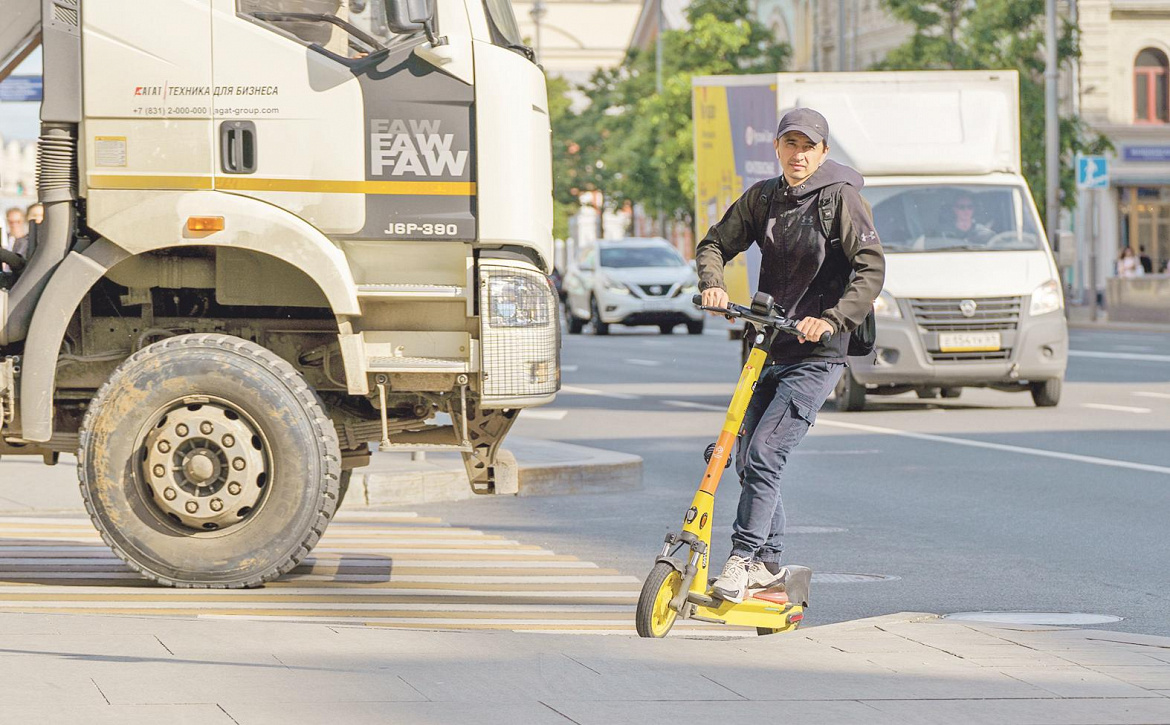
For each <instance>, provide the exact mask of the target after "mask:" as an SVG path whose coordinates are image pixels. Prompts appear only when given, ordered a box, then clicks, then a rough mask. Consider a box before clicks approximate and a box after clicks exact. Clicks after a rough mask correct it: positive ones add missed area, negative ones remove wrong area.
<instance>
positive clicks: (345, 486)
mask: <svg viewBox="0 0 1170 725" xmlns="http://www.w3.org/2000/svg"><path fill="white" fill-rule="evenodd" d="M351 479H353V471H342V472H341V477H340V478H339V479H338V482H337V510H338V511H340V510H341V504H343V503H345V494H347V493H349V482H350V480H351Z"/></svg>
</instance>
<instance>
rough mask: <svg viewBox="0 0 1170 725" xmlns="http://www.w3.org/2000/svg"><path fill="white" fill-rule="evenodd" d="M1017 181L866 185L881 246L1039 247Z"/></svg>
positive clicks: (933, 248) (945, 249)
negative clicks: (1007, 183)
mask: <svg viewBox="0 0 1170 725" xmlns="http://www.w3.org/2000/svg"><path fill="white" fill-rule="evenodd" d="M1024 193H1025V190H1024V189H1023V187H1019V186H1007V185H1004V186H988V185H970V186H959V185H955V186H945V185H930V186H926V185H922V186H867V187H866V188H865V189H864V190H863V191H862V195H863V196H865V198H866V199H867V200H868V201H869V203H870V204H872V205H873V219H874V223H875V224H876V225H877V230H878V235H879V236H880V237H881V240H882V249H884V250H885V251H886V252H889V253H893V254H897V253H902V252H989V251H996V252H998V251H1013V250H1032V249H1043V248H1044V247H1043V244H1042V243H1041V241H1040V232H1039V228H1040V225H1039V224H1038V223H1037V221H1036V218H1035V212H1033V210H1032V206H1031V205H1030V204H1028V203H1027V200H1026V199H1025V197H1024Z"/></svg>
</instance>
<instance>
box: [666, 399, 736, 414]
mask: <svg viewBox="0 0 1170 725" xmlns="http://www.w3.org/2000/svg"><path fill="white" fill-rule="evenodd" d="M663 402H665V403H666V404H667V405H673V406H674V407H676V408H693V409H695V410H713V411H717V412H719V413H726V412H727V408H726V407H724V406H721V405H710V404H708V403H692V402H691V401H689V400H666V401H663Z"/></svg>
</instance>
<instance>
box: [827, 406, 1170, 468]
mask: <svg viewBox="0 0 1170 725" xmlns="http://www.w3.org/2000/svg"><path fill="white" fill-rule="evenodd" d="M817 424H818V425H827V426H830V427H832V428H846V429H848V430H858V431H864V432H866V433H881V434H882V435H890V436H897V437H899V438H913V439H915V440H922V441H930V442H932V443H951V444H953V445H956V446H969V447H971V448H986V449H988V450H992V451H1005V452H1008V453H1020V454H1023V455H1027V456H1038V457H1041V458H1057V459H1060V460H1064V461H1073V462H1076V463H1089V464H1092V465H1096V466H1108V467H1110V468H1126V469H1129V470H1131V471H1144V472H1146V473H1161V474H1165V475H1170V468H1167V467H1166V466H1154V465H1151V464H1148V463H1132V462H1130V461H1118V460H1114V459H1112V458H1098V457H1096V456H1082V455H1078V454H1076V453H1061V452H1059V451H1048V450H1044V449H1043V448H1025V447H1023V446H1010V445H1006V444H1003V443H988V442H986V441H974V440H970V439H968V438H952V437H950V436H936V435H931V434H929V433H914V432H911V431H905V430H898V429H897V428H882V427H880V426H876V425H862V424H860V423H845V422H844V421H839V420H828V419H826V418H824V417H821V418H818V419H817Z"/></svg>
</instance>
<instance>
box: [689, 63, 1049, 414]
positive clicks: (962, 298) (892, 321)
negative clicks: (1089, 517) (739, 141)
mask: <svg viewBox="0 0 1170 725" xmlns="http://www.w3.org/2000/svg"><path fill="white" fill-rule="evenodd" d="M740 78H743V77H740ZM749 78H751V79H753V80H752V82H754V83H755V84H756V85H757V87H758V86H766V87H768V88H769V90H772V91H774V93H775V99H776V114H777V117H779V116H780V115H783V113H784V112H785V111H787V110H788V109H791V108H797V107H810V108H815V109H816V110H818V111H820V112H821V113H822V114H824V116H825V117H826V119H827V120H828V122H829V145H830V154H829V155H830V158H833V159H835V160H837V161H839V162H841V163H843V164H847V165H849V166H852V167H853V168H855V169H857V170H858V171H860V172H861V173H862V174H863V175H864V176H865V182H866V185H865V188H864V189H863V190H862V195H863V196H865V198H866V199H867V200H868V201H869V202H870V204H871V205H872V206H873V214H874V221H875V223H876V225H877V229H878V234H879V236H880V237H881V240H882V245H883V248H884V250H885V253H886V284H885V290H884V291H883V292H882V295H881V297H880V298H879V299H878V300H877V303H876V304H875V311H876V314H877V316H878V317H877V322H878V324H877V333H878V334H877V345H876V349H875V352H874V354H873V355H870V356H868V357H865V358H851V359H850V361H849V362H850V370H849V371H848V372H847V373H846V374H845V375H844V376H842V380H841V383H840V384H839V386H838V388H837V405H838V408H840V409H843V410H860V409H861V408H863V407H864V406H865V400H866V396H867V395H874V394H895V393H902V392H910V391H915V392H917V393H918V394H919V395H920V396H922V397H931V396H935V395H942V396H944V397H958V396H959V395H960V393H961V391H962V388H964V387H992V388H996V389H999V390H1007V391H1021V392H1023V391H1029V392H1030V393H1031V395H1032V399H1033V401H1034V402H1035V403H1036V405H1039V406H1052V405H1056V404H1057V403H1058V402H1059V400H1060V392H1061V381H1062V380H1063V378H1064V373H1065V367H1066V365H1067V361H1068V328H1067V324H1066V321H1065V317H1064V298H1063V293H1062V290H1061V285H1060V278H1059V275H1058V271H1057V267H1056V264H1055V262H1054V260H1053V257H1052V251H1051V249H1050V248H1049V245H1048V242H1047V240H1046V239H1045V235H1044V231H1043V226H1042V224H1041V223H1040V219H1039V215H1038V214H1037V211H1036V207H1035V204H1034V203H1033V201H1032V195H1031V194H1030V193H1029V191H1028V186H1027V183H1026V182H1025V180H1024V177H1023V176H1022V173H1021V162H1020V127H1019V97H1018V88H1019V79H1018V77H1017V74H1016V72H1015V71H926V72H868V73H815V74H811V73H810V74H800V73H781V74H774V75H768V76H750V77H749ZM728 80H729V79H728V78H725V77H707V78H696V79H695V86H696V95H697V96H698V93H699V88H700V87H702V86H711V85H720V83H725V82H727V81H728ZM743 84H744V81H742V80H740V81H737V82H734V86H736V87H742V85H743ZM727 91H728V98H729V99H730V98H733V97H734V93H733V92H732V88H730V87H729V88H728V89H727ZM698 105H699V103H698V100H697V101H696V106H697V107H698ZM736 115H737V114H736V113H734V112H731V113H728V114H726V116H725V117H726V118H728V119H729V120H730V119H734V118H735V117H736ZM740 115H742V114H740ZM756 123H757V124H759V123H760V120H757V121H756ZM700 125H701V124H700V123H697V124H696V133H697V134H699V133H700V129H699V126H700ZM772 128H773V129H774V128H775V123H773V124H772ZM749 131H750V129H749ZM730 133H731V134H732V138H736V136H735V134H737V133H740V132H739V131H738V129H735V128H731V129H730ZM708 135H709V133H708ZM748 137H749V139H750V133H749V134H748ZM769 140H770V139H769ZM696 149H697V157H696V166H697V167H699V174H700V177H699V180H700V184H699V185H700V187H701V186H702V181H703V174H704V171H703V168H702V166H703V164H704V159H703V144H702V143H701V142H697V143H696ZM757 165H758V161H757ZM776 173H779V170H778V169H777V172H776ZM749 181H752V180H751V179H746V178H745V179H744V184H743V186H744V187H745V188H746V186H748V185H750V183H748V182H749ZM705 193H707V192H705V191H704V190H703V189H701V188H700V190H699V199H698V201H699V202H700V203H702V202H703V201H704V198H705V197H704V194H705ZM716 196H718V195H717V194H716ZM700 216H702V215H700ZM752 252H753V253H754V254H756V255H758V250H756V249H755V248H754V247H753V249H752ZM741 266H742V268H743V272H742V274H744V275H746V280H745V281H746V282H747V283H748V285H749V286H750V287H753V288H754V286H755V283H756V279H755V275H756V274H758V272H757V271H756V270H758V262H755V261H754V260H753V259H752V258H751V256H750V255H748V258H747V259H746V260H745V262H744V263H743V264H742V265H741ZM729 274H730V271H729ZM729 281H730V280H729ZM729 286H733V285H729Z"/></svg>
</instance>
